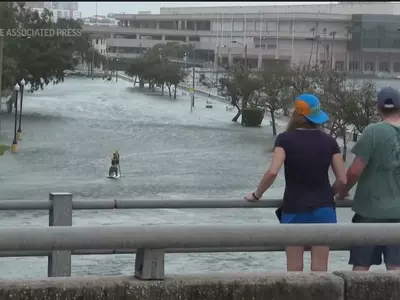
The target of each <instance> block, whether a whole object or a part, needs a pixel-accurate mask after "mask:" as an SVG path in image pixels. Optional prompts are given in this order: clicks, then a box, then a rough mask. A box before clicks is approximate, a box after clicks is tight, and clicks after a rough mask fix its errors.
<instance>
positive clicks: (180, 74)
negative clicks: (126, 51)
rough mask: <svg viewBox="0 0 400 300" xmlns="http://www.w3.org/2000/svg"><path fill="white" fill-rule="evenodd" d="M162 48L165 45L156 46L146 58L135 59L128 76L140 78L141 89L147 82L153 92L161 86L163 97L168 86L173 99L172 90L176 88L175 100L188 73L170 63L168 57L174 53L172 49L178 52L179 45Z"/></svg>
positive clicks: (129, 68) (128, 70)
mask: <svg viewBox="0 0 400 300" xmlns="http://www.w3.org/2000/svg"><path fill="white" fill-rule="evenodd" d="M161 46H165V45H155V46H154V47H153V48H151V49H150V50H149V51H147V53H146V54H145V55H144V56H142V57H138V58H135V59H133V60H132V61H131V64H130V66H129V67H128V69H127V74H128V75H130V76H132V77H135V76H136V77H139V87H144V83H145V82H148V84H149V89H153V90H154V89H155V86H156V85H160V86H161V93H162V95H164V86H165V85H166V86H167V87H168V91H169V96H170V97H172V91H171V88H172V86H174V99H176V89H177V87H178V84H179V83H180V82H182V81H183V80H184V78H185V77H186V73H185V71H184V70H183V69H182V68H181V67H180V66H179V65H178V64H175V63H172V62H170V61H169V59H168V56H167V55H168V54H169V53H170V52H171V51H172V50H171V47H172V46H173V48H172V49H175V50H176V48H175V47H177V45H176V44H172V45H170V44H169V43H168V44H167V45H166V46H165V48H162V47H161ZM178 46H179V44H178ZM135 81H136V80H135Z"/></svg>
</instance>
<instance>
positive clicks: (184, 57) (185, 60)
mask: <svg viewBox="0 0 400 300" xmlns="http://www.w3.org/2000/svg"><path fill="white" fill-rule="evenodd" d="M183 61H184V62H185V70H186V62H187V53H186V52H185V54H184V55H183Z"/></svg>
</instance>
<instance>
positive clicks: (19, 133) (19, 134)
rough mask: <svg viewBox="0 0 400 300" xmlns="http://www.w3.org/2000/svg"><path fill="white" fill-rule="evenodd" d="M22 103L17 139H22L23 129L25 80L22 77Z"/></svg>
mask: <svg viewBox="0 0 400 300" xmlns="http://www.w3.org/2000/svg"><path fill="white" fill-rule="evenodd" d="M20 84H21V104H20V108H19V126H18V131H17V139H18V140H22V129H21V119H22V101H23V100H24V87H25V80H24V79H22V80H21V82H20Z"/></svg>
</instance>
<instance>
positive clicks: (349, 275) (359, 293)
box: [334, 272, 400, 300]
mask: <svg viewBox="0 0 400 300" xmlns="http://www.w3.org/2000/svg"><path fill="white" fill-rule="evenodd" d="M334 274H335V275H337V276H339V277H341V278H342V279H343V280H344V286H345V296H344V299H345V300H359V299H362V300H399V299H400V272H387V273H386V272H385V273H374V272H334Z"/></svg>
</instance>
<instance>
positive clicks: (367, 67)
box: [364, 61, 375, 72]
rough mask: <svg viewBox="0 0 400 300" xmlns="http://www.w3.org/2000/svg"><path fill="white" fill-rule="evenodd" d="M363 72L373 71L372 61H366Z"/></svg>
mask: <svg viewBox="0 0 400 300" xmlns="http://www.w3.org/2000/svg"><path fill="white" fill-rule="evenodd" d="M364 71H365V72H374V71H375V64H374V62H373V61H367V62H365V63H364Z"/></svg>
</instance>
